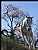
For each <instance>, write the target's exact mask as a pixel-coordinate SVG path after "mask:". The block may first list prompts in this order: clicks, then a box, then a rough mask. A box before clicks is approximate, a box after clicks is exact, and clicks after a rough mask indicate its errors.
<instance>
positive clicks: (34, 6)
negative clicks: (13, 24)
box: [1, 1, 38, 31]
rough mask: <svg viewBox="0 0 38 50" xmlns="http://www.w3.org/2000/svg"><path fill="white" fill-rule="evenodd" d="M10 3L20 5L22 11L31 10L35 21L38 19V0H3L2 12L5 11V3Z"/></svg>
mask: <svg viewBox="0 0 38 50" xmlns="http://www.w3.org/2000/svg"><path fill="white" fill-rule="evenodd" d="M8 3H12V4H13V5H14V6H18V7H19V6H20V9H21V10H22V11H27V12H29V14H30V16H34V18H33V22H34V23H35V20H36V19H38V1H37V2H36V1H2V2H1V13H3V7H4V4H8ZM3 24H4V23H3ZM3 24H2V25H3ZM3 26H4V25H3ZM33 31H34V29H33Z"/></svg>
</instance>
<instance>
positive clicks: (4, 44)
mask: <svg viewBox="0 0 38 50" xmlns="http://www.w3.org/2000/svg"><path fill="white" fill-rule="evenodd" d="M1 50H25V47H24V45H23V44H21V41H17V40H15V39H11V38H10V37H5V36H1Z"/></svg>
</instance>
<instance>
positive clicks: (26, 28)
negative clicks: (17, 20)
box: [21, 17, 33, 49]
mask: <svg viewBox="0 0 38 50" xmlns="http://www.w3.org/2000/svg"><path fill="white" fill-rule="evenodd" d="M32 18H33V17H26V18H25V19H24V20H23V23H22V25H21V31H22V36H23V38H24V45H26V44H25V42H26V40H25V37H26V39H27V41H29V40H31V39H32V40H33V33H32V29H31V24H32ZM24 35H25V37H24ZM32 42H33V41H32ZM28 43H29V42H28ZM28 45H29V49H30V43H29V44H28Z"/></svg>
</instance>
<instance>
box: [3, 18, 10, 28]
mask: <svg viewBox="0 0 38 50" xmlns="http://www.w3.org/2000/svg"><path fill="white" fill-rule="evenodd" d="M3 19H4V20H5V21H7V19H5V18H3ZM7 23H8V21H7ZM8 26H9V27H10V25H9V23H8ZM10 28H11V27H10Z"/></svg>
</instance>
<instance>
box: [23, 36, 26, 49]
mask: <svg viewBox="0 0 38 50" xmlns="http://www.w3.org/2000/svg"><path fill="white" fill-rule="evenodd" d="M23 39H24V46H25V48H26V43H25V37H24V35H23Z"/></svg>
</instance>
